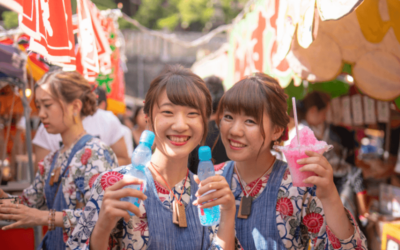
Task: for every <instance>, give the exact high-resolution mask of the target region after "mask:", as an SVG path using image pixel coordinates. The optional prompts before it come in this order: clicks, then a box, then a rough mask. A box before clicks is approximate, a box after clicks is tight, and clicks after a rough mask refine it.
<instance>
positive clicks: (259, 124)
mask: <svg viewBox="0 0 400 250" xmlns="http://www.w3.org/2000/svg"><path fill="white" fill-rule="evenodd" d="M286 98H287V96H286V94H285V93H284V90H283V89H282V88H281V87H280V86H279V83H278V82H277V81H276V80H275V79H273V78H272V77H270V76H268V75H265V74H262V73H256V74H254V75H252V76H248V77H245V79H243V80H241V81H239V82H238V83H236V84H235V85H234V86H233V87H232V88H231V89H230V90H228V91H227V92H226V93H225V95H224V96H223V97H222V99H221V102H220V105H219V107H218V112H217V116H218V117H219V118H220V119H219V120H218V121H217V123H218V125H219V128H220V135H221V139H222V142H223V144H224V146H225V149H226V152H227V155H228V157H229V158H230V159H232V161H230V162H226V163H223V164H221V165H220V166H216V169H217V170H218V171H217V173H219V174H221V175H223V176H225V177H226V179H227V181H228V183H229V184H230V187H231V190H232V192H233V194H234V196H235V200H236V206H237V208H238V209H237V210H238V213H237V216H236V220H235V222H236V223H235V228H236V237H237V238H238V240H239V242H240V244H241V245H242V247H243V249H307V248H308V244H309V242H310V241H311V242H312V243H313V245H314V249H328V248H329V249H355V248H356V249H367V247H366V238H365V236H364V235H363V234H362V232H361V231H360V229H359V228H358V226H357V224H356V223H355V221H354V219H353V218H352V216H351V214H350V213H348V212H347V210H345V208H344V207H343V204H342V202H341V200H340V197H339V195H338V193H337V191H336V188H335V186H334V184H333V176H332V167H331V166H330V165H329V163H328V161H327V160H326V159H325V158H324V157H323V156H322V155H319V154H317V153H313V152H308V153H307V154H308V156H309V157H308V158H306V159H301V160H300V162H299V164H304V166H303V167H302V170H301V171H313V172H315V173H316V174H317V175H318V176H317V177H315V176H313V177H309V178H308V179H306V180H305V182H307V183H312V184H313V185H315V186H314V187H313V188H303V187H294V186H293V183H292V176H291V175H290V172H289V170H288V168H287V163H286V162H282V161H280V160H276V159H275V157H274V156H273V155H272V154H271V146H272V145H273V143H274V141H280V140H281V137H282V133H283V131H284V129H285V128H286V126H287V124H288V122H289V117H288V115H287V113H286V111H287V104H286Z"/></svg>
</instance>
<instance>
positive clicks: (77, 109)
mask: <svg viewBox="0 0 400 250" xmlns="http://www.w3.org/2000/svg"><path fill="white" fill-rule="evenodd" d="M71 104H72V112H73V115H77V116H80V114H81V110H82V106H83V103H82V101H81V100H79V99H75V100H74V101H72V103H71Z"/></svg>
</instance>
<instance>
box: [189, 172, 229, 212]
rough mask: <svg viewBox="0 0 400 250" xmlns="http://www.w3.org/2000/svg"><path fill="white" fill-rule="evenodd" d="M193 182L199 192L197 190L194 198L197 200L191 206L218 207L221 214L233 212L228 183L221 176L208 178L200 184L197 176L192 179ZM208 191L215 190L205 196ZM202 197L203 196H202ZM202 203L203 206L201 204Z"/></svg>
mask: <svg viewBox="0 0 400 250" xmlns="http://www.w3.org/2000/svg"><path fill="white" fill-rule="evenodd" d="M194 179H195V181H196V182H197V183H200V184H199V190H197V193H196V196H197V197H198V199H197V200H196V201H194V202H193V205H195V206H200V208H209V207H214V206H217V205H220V207H221V212H223V211H235V212H236V205H235V197H234V196H233V193H232V191H231V188H230V187H229V184H228V182H226V179H225V178H224V177H223V176H220V175H215V176H211V177H208V178H207V179H205V180H204V181H202V182H200V180H199V178H198V176H197V175H195V177H194ZM210 190H215V191H214V192H212V193H209V194H206V195H204V194H205V193H207V192H209V191H210ZM202 195H204V196H202ZM203 203H204V204H203Z"/></svg>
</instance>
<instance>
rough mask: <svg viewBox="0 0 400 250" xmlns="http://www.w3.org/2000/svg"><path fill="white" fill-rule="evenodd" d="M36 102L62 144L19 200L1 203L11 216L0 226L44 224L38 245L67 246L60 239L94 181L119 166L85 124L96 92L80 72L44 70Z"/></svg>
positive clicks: (4, 215) (2, 213)
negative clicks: (44, 232) (86, 128)
mask: <svg viewBox="0 0 400 250" xmlns="http://www.w3.org/2000/svg"><path fill="white" fill-rule="evenodd" d="M35 103H36V106H37V108H38V111H39V117H40V119H41V122H42V123H43V124H44V127H45V128H46V130H47V132H49V133H51V134H58V133H59V134H61V137H62V140H63V146H62V147H61V149H60V150H57V151H55V152H52V153H50V154H49V155H47V156H46V157H45V159H44V160H43V161H42V162H40V163H39V169H38V172H37V174H36V177H35V179H34V181H33V184H32V185H31V186H30V187H28V188H26V189H25V190H24V191H23V193H22V195H21V197H20V199H21V202H22V203H21V204H2V205H0V219H2V220H13V221H15V223H13V224H11V225H8V226H6V227H3V230H8V229H12V228H21V227H22V228H26V227H32V226H45V225H48V227H49V228H48V232H47V233H46V235H45V237H44V239H43V241H42V242H41V244H40V247H39V249H49V250H50V249H65V248H66V245H65V242H64V240H66V239H68V235H69V234H70V233H71V232H72V229H73V228H74V227H75V226H76V223H77V222H78V219H79V217H80V215H81V212H82V209H81V208H82V207H84V206H85V204H86V203H87V201H88V198H89V197H90V192H89V190H90V188H91V186H92V184H93V182H94V180H95V179H96V178H97V176H98V175H99V174H100V173H101V172H103V171H106V170H109V169H112V168H115V167H117V166H118V165H117V159H116V157H115V154H114V153H113V151H112V150H111V149H110V148H109V147H108V146H106V145H105V144H104V143H103V142H101V141H100V140H99V139H97V138H94V137H92V136H91V135H88V134H86V131H85V130H84V129H83V126H82V119H83V118H84V117H85V116H88V115H91V114H93V113H94V112H95V110H96V96H95V95H94V93H92V87H91V86H90V85H89V83H88V82H87V81H86V80H85V79H84V78H83V76H81V75H80V74H79V73H77V72H61V71H54V72H51V73H47V74H46V75H45V76H44V77H43V78H42V79H41V80H40V82H38V84H37V85H36V86H35ZM0 191H2V190H0ZM0 193H3V195H2V196H7V194H5V193H4V192H0Z"/></svg>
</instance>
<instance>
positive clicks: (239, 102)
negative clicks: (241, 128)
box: [221, 80, 265, 122]
mask: <svg viewBox="0 0 400 250" xmlns="http://www.w3.org/2000/svg"><path fill="white" fill-rule="evenodd" d="M221 105H222V106H221V107H222V110H227V111H229V112H232V113H234V114H240V113H244V114H245V115H247V116H251V117H254V118H255V119H256V120H257V122H261V119H262V116H263V112H264V106H265V100H264V98H263V96H262V94H261V92H260V89H259V88H258V86H257V85H256V84H254V83H251V82H249V80H243V81H241V82H238V83H236V84H235V85H234V86H233V87H232V89H230V90H229V91H227V92H226V93H225V95H224V97H223V98H222V100H221Z"/></svg>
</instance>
